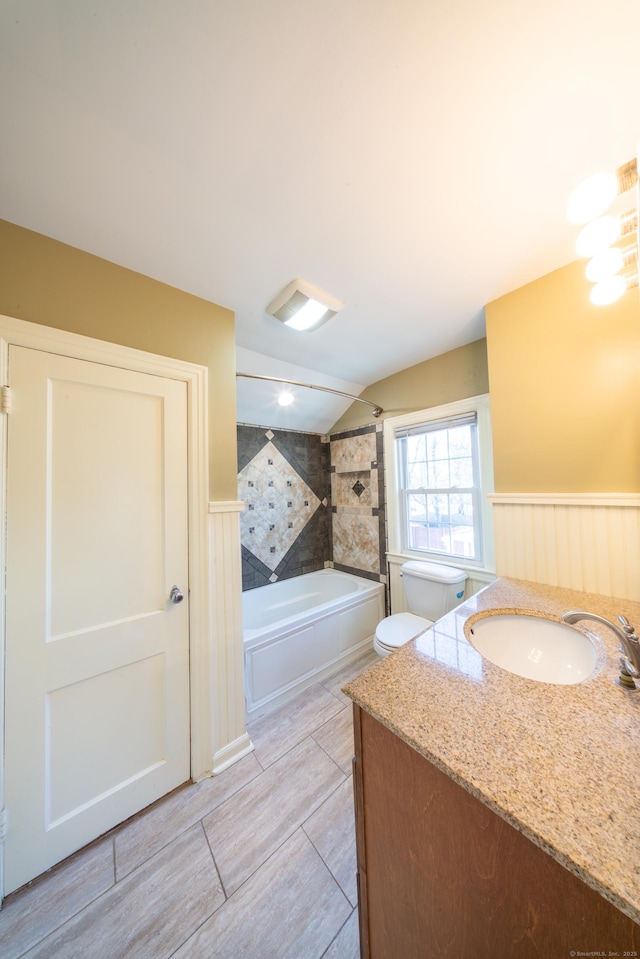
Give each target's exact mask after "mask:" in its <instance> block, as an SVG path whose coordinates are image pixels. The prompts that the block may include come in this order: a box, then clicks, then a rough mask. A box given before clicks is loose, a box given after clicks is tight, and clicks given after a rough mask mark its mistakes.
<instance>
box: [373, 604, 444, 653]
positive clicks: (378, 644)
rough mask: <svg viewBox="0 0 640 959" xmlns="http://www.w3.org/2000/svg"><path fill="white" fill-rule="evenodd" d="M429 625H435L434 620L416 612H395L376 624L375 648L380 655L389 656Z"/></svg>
mask: <svg viewBox="0 0 640 959" xmlns="http://www.w3.org/2000/svg"><path fill="white" fill-rule="evenodd" d="M429 626H433V622H432V620H430V619H425V618H424V617H423V616H416V615H415V613H394V614H393V615H392V616H387V618H386V619H383V620H382V621H381V622H379V623H378V625H377V626H376V634H375V637H374V640H373V646H374V649H375V650H376V652H377V653H378V654H379V655H380V656H387V655H388V654H389V653H392V652H393V651H394V650H396V649H398V647H400V646H404V644H405V643H408V642H409V640H410V639H414V637H415V636H418V635H419V634H420V633H423V632H424V631H425V629H428V628H429Z"/></svg>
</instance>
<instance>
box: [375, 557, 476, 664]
mask: <svg viewBox="0 0 640 959" xmlns="http://www.w3.org/2000/svg"><path fill="white" fill-rule="evenodd" d="M466 578H467V574H466V573H465V572H464V571H463V570H461V569H455V568H454V567H452V566H441V565H440V563H423V562H421V561H417V560H412V561H411V562H409V563H404V565H403V567H402V581H403V583H404V593H405V596H406V599H407V606H408V607H409V609H410V612H409V613H393V615H391V616H387V618H386V619H383V620H382V622H380V623H378V625H377V627H376V634H375V636H374V639H373V648H374V649H375V651H376V653H377V654H378V656H388V655H389V653H392V652H393V651H394V649H397V648H398V647H399V646H403V645H404V644H405V643H408V642H409V640H410V639H413V638H414V636H417V635H418V634H419V633H423V632H424V631H425V629H428V627H429V626H433V624H434V622H435V621H436V620H437V619H440V617H441V616H444V614H445V613H448V612H449V610H451V609H453V608H454V606H457V605H458V603H459V602H460V600H461V599H462V597H463V596H464V584H465V580H466Z"/></svg>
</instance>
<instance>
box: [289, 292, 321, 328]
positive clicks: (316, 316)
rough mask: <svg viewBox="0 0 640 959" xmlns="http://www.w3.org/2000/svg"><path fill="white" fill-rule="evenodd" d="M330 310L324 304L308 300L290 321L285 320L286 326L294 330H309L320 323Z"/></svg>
mask: <svg viewBox="0 0 640 959" xmlns="http://www.w3.org/2000/svg"><path fill="white" fill-rule="evenodd" d="M328 309H329V308H328V307H327V306H325V305H324V303H318V301H317V300H311V299H310V300H307V302H306V303H305V305H304V306H303V307H302V309H301V310H298V312H297V313H295V314H294V315H293V316H292V317H291V318H290V319H288V320H285V326H290V327H291V328H292V329H293V330H299V331H300V330H309V329H311V327H312V326H315V325H316V323H319V322H320V320H321V319H322V318H323V316H324V315H325V314H326V313H327V311H328Z"/></svg>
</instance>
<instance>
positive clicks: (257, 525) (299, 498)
mask: <svg viewBox="0 0 640 959" xmlns="http://www.w3.org/2000/svg"><path fill="white" fill-rule="evenodd" d="M238 493H239V497H240V499H242V500H244V502H245V504H246V507H245V509H244V510H243V512H242V513H241V515H240V529H241V538H242V542H243V543H250V544H251V545H250V547H249V548H250V549H251V552H252V553H253V554H254V555H255V556H257V557H258V559H259V560H260V561H261V562H262V563H264V565H265V566H266V567H268V569H270V570H272V571H273V570H275V569H276V568H277V566H278V564H279V563H280V561H281V560H282V558H283V556H284V555H285V554H286V553H287V551H288V550H289V549H290V548H291V547H292V546H293V544H294V543H295V541H296V539H297V538H298V536H299V535H300V533H301V532H302V530H303V529H304V527H305V526H306V525H307V523H308V522H309V520H310V519H311V518H312V517H313V515H314V513H315V512H316V510H317V509H318V507H319V506H320V500H319V499H318V497H317V496H316V495H315V493H314V492H313V490H311V489H310V488H309V486H308V485H307V483H306V482H305V481H304V480H303V479H302V477H301V476H300V475H299V474H298V473H297V472H296V470H295V469H294V468H293V466H292V465H291V464H290V463H289V462H287V460H286V459H285V458H284V456H283V455H282V453H280V451H279V450H278V448H277V447H276V446H274V444H273V443H272V442H271V441H269V442H268V443H267V444H266V445H265V446H264V447H263V448H262V449H261V450H260V452H259V453H257V454H256V455H255V456H254V457H253V459H252V460H251V461H250V462H249V463H248V464H247V465H246V466H245V467H244V469H243V470H241V472H240V473H239V474H238ZM250 529H251V532H250Z"/></svg>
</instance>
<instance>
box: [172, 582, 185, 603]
mask: <svg viewBox="0 0 640 959" xmlns="http://www.w3.org/2000/svg"><path fill="white" fill-rule="evenodd" d="M169 599H170V600H171V602H172V603H181V602H182V600H183V599H184V593H183V592H182V590H181V589H180V588H179V587H178V586H172V587H171V592H170V593H169Z"/></svg>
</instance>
